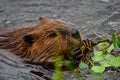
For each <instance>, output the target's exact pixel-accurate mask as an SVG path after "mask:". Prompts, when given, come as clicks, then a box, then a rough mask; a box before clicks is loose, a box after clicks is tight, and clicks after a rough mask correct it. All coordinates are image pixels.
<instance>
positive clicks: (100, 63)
mask: <svg viewBox="0 0 120 80" xmlns="http://www.w3.org/2000/svg"><path fill="white" fill-rule="evenodd" d="M111 41H112V43H111V44H110V43H107V42H101V43H99V44H98V45H97V48H95V47H94V48H93V56H92V57H91V59H89V61H90V64H91V65H89V64H87V63H85V62H82V61H80V64H79V68H80V69H81V70H82V69H88V70H90V71H91V76H88V77H89V80H98V76H99V75H101V74H102V73H103V72H104V71H105V70H106V68H108V67H114V68H116V70H117V71H120V70H119V67H120V56H119V55H120V53H117V54H118V55H117V56H116V55H113V54H111V53H112V51H113V50H114V49H115V48H120V34H119V35H118V34H113V35H112V39H111ZM88 54H89V53H88ZM59 62H60V61H57V63H56V64H55V66H56V70H55V74H54V76H53V80H63V76H62V71H61V70H60V67H58V68H57V65H60V64H59ZM92 74H95V75H97V74H98V76H95V75H93V76H92ZM75 75H76V76H77V78H78V80H81V75H80V73H78V72H76V74H75ZM78 75H79V76H78ZM93 78H95V79H93ZM99 80H103V79H102V75H101V76H99Z"/></svg>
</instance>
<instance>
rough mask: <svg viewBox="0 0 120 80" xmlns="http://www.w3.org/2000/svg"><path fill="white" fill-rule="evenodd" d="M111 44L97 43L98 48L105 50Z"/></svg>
mask: <svg viewBox="0 0 120 80" xmlns="http://www.w3.org/2000/svg"><path fill="white" fill-rule="evenodd" d="M109 46H110V44H109V43H108V42H102V43H99V44H98V45H97V48H98V50H104V49H106V48H108V47H109Z"/></svg>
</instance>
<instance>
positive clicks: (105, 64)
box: [100, 60, 111, 67]
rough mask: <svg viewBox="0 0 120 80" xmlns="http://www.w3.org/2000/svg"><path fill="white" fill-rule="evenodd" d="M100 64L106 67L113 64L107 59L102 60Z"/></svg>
mask: <svg viewBox="0 0 120 80" xmlns="http://www.w3.org/2000/svg"><path fill="white" fill-rule="evenodd" d="M100 64H101V66H104V67H109V66H111V65H110V63H109V62H108V61H105V60H103V61H101V62H100Z"/></svg>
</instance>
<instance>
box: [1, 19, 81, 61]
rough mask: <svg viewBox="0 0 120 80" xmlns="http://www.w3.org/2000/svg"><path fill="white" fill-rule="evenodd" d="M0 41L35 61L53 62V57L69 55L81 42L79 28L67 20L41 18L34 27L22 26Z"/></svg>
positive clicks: (4, 45)
mask: <svg viewBox="0 0 120 80" xmlns="http://www.w3.org/2000/svg"><path fill="white" fill-rule="evenodd" d="M5 37H6V38H5V39H6V40H2V41H0V43H1V45H2V46H1V47H2V48H6V49H7V48H8V49H10V50H12V51H15V53H16V54H19V55H20V56H21V57H23V58H25V59H29V60H32V61H33V62H53V57H54V56H57V55H62V56H64V57H67V56H69V55H70V52H71V50H73V49H74V48H75V47H76V46H78V45H79V44H80V42H81V36H80V34H79V32H78V30H75V29H74V28H72V27H71V26H70V25H68V24H66V22H63V21H60V20H49V19H46V18H40V22H39V24H37V25H36V26H34V27H28V28H22V29H18V30H16V31H13V32H12V33H8V34H7V36H5Z"/></svg>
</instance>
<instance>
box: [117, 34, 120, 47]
mask: <svg viewBox="0 0 120 80" xmlns="http://www.w3.org/2000/svg"><path fill="white" fill-rule="evenodd" d="M117 45H118V47H120V36H118V38H117Z"/></svg>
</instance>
